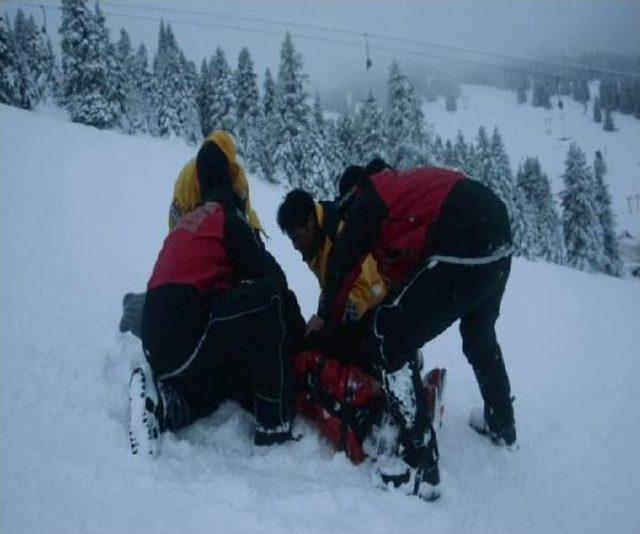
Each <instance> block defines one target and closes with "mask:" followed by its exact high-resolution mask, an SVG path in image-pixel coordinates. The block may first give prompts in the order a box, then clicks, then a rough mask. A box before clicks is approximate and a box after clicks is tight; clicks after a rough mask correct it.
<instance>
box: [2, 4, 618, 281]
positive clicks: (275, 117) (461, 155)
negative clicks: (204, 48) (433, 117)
mask: <svg viewBox="0 0 640 534" xmlns="http://www.w3.org/2000/svg"><path fill="white" fill-rule="evenodd" d="M59 33H60V39H61V41H60V43H61V53H60V66H59V67H58V65H57V63H56V61H55V57H54V54H53V52H52V47H51V42H50V40H49V38H48V37H47V36H46V35H45V34H44V33H42V32H40V31H39V30H38V28H37V26H36V24H35V21H34V20H33V17H28V18H27V17H25V16H24V14H23V12H22V11H21V10H18V13H17V15H16V18H15V21H14V23H13V27H12V26H11V25H10V24H9V21H8V18H7V17H6V16H5V17H3V18H2V19H1V20H0V57H1V58H2V61H1V65H0V67H1V69H2V78H1V80H2V81H1V85H0V101H2V102H4V103H7V104H10V105H14V106H19V107H22V108H25V109H33V108H34V107H36V106H37V105H38V104H39V103H40V102H41V101H42V100H46V99H49V98H53V99H55V101H56V102H57V103H58V104H59V105H61V106H63V107H64V108H65V109H66V110H67V111H68V113H69V116H70V118H71V120H73V121H74V122H77V123H81V124H87V125H91V126H95V127H97V128H102V129H112V128H117V129H120V130H122V131H124V132H127V133H130V134H148V135H152V136H158V137H171V136H177V137H182V138H184V139H186V140H187V141H188V142H189V143H193V144H196V143H199V142H200V141H201V140H202V139H203V137H204V136H206V135H208V134H209V133H210V132H211V131H212V130H214V129H225V130H228V131H230V132H232V133H233V134H234V135H235V136H236V138H237V140H238V146H239V149H240V152H241V155H242V157H243V159H244V161H245V163H246V165H247V167H248V169H249V170H250V171H251V172H252V173H255V174H257V175H259V176H261V177H262V178H263V179H265V180H267V181H270V182H274V183H284V184H287V185H288V186H290V187H302V188H304V189H307V190H308V191H310V192H311V193H313V194H314V195H315V196H319V197H331V196H333V195H334V194H335V191H336V183H335V182H336V177H337V176H338V175H339V174H340V173H341V171H342V170H343V169H344V168H345V167H346V166H347V165H351V164H365V163H366V162H367V161H369V160H370V159H372V158H373V157H382V158H384V159H385V160H386V161H388V162H389V163H390V164H391V165H392V166H394V167H398V168H407V167H413V166H418V165H430V164H439V165H444V166H448V167H454V168H459V169H461V170H462V171H464V172H465V173H466V174H467V175H468V176H470V177H473V178H475V179H478V180H480V181H482V182H483V183H485V184H486V185H487V186H489V187H490V188H491V189H493V190H494V191H495V192H496V193H497V194H498V195H499V196H500V198H501V199H502V200H503V201H504V202H505V204H506V206H507V209H508V210H509V213H510V216H511V224H512V231H513V235H514V244H515V249H516V254H517V255H521V256H525V257H528V258H532V259H533V258H539V259H543V260H546V261H552V262H555V263H559V264H568V265H571V266H573V267H576V268H579V269H583V270H590V271H598V272H605V273H608V274H612V275H620V274H621V272H622V266H621V261H620V253H619V250H618V245H617V240H616V235H615V221H614V217H613V213H612V209H611V198H610V195H609V192H608V190H607V187H606V183H605V181H604V176H605V173H606V166H605V164H604V160H603V159H602V156H601V154H599V155H597V157H596V160H595V161H594V164H593V167H589V166H588V165H587V164H586V156H585V155H584V153H583V152H582V151H581V150H580V148H579V147H578V146H577V145H575V144H573V145H571V147H570V149H569V153H568V155H567V161H566V169H565V173H564V175H563V180H564V185H565V189H564V192H563V194H562V198H561V207H562V213H561V214H560V213H559V211H558V208H557V206H556V203H555V201H554V198H553V196H552V194H551V188H550V185H549V179H548V177H547V175H546V174H545V173H543V172H542V170H541V167H540V163H539V161H538V160H537V159H536V158H527V159H526V160H525V161H524V162H523V163H522V164H521V165H520V166H519V168H518V170H517V173H516V175H515V176H514V175H513V172H512V170H511V167H510V163H509V158H508V156H507V153H506V151H505V148H504V143H503V141H502V137H501V135H500V132H499V131H498V130H497V129H495V130H494V131H493V133H492V135H491V136H489V135H488V134H487V132H486V130H485V128H480V129H479V131H478V134H477V137H476V140H475V143H473V142H469V143H468V142H466V141H465V139H464V137H463V135H462V134H461V133H458V136H457V138H456V139H455V140H454V142H451V141H450V140H447V141H446V142H445V141H443V140H442V139H441V138H440V137H439V136H435V138H434V137H433V135H432V133H431V132H430V130H429V129H428V128H427V126H426V122H425V117H424V115H423V112H422V109H421V98H419V96H418V95H417V92H416V89H415V87H414V86H413V84H412V83H411V81H410V80H409V79H408V77H407V76H406V75H405V74H404V73H403V72H402V70H401V68H400V65H399V63H398V62H397V61H393V62H392V63H391V65H390V68H389V75H388V80H387V98H386V103H385V104H386V105H384V106H382V105H381V104H380V103H379V102H378V99H377V97H376V96H375V95H374V94H373V92H370V93H369V95H368V96H367V97H366V98H365V99H364V100H363V101H362V102H359V103H358V104H357V105H356V106H355V107H354V108H353V109H352V110H350V111H348V112H345V113H343V114H341V115H339V116H338V117H337V118H335V119H333V118H327V114H326V113H325V111H324V109H323V105H322V102H321V100H320V97H319V95H318V94H315V95H314V96H313V97H312V96H311V95H310V94H309V90H308V87H309V79H308V76H307V74H306V73H305V72H304V65H303V58H302V56H301V54H300V53H299V52H298V51H297V50H296V49H295V46H294V43H293V40H292V38H291V35H290V34H289V33H286V34H285V37H284V39H283V42H282V46H281V50H280V62H279V68H278V71H277V73H276V75H275V76H274V75H273V74H272V73H271V71H270V69H267V70H266V71H265V73H264V77H263V82H262V88H261V90H260V89H259V87H258V81H257V75H256V73H255V69H254V66H253V61H252V59H251V55H250V53H249V50H248V49H247V48H244V49H242V51H241V52H240V54H239V55H238V58H237V62H236V66H235V68H234V67H231V66H230V65H229V62H228V61H227V58H226V55H225V52H224V51H223V50H222V49H221V48H220V47H218V48H217V49H216V50H215V52H214V54H213V55H212V56H211V58H209V59H204V60H203V61H202V63H201V65H200V69H199V70H198V69H197V67H196V65H195V64H194V63H193V62H192V61H189V60H188V59H187V58H186V57H185V55H184V53H183V52H182V50H181V48H180V47H179V45H178V43H177V40H176V38H175V35H174V33H173V29H172V27H171V25H170V24H165V23H164V22H161V23H160V27H159V32H158V46H157V50H156V53H155V55H154V57H153V59H152V61H149V54H148V51H147V49H146V47H145V45H144V43H140V44H139V45H138V47H137V48H136V49H135V50H134V48H133V46H132V43H131V40H130V38H129V35H128V33H127V31H126V30H125V29H124V28H123V29H121V30H120V34H119V38H118V40H117V41H116V42H115V43H113V42H112V41H111V40H110V37H109V31H108V29H107V28H106V24H105V18H104V16H103V14H102V12H101V9H100V5H99V3H96V4H95V8H94V9H93V10H91V9H89V8H88V6H87V5H86V2H85V1H84V0H62V21H61V27H60V29H59ZM587 91H588V87H587ZM534 92H535V90H534ZM452 98H453V97H452ZM583 98H584V95H583ZM448 105H450V104H449V103H448Z"/></svg>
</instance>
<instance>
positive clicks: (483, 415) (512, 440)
mask: <svg viewBox="0 0 640 534" xmlns="http://www.w3.org/2000/svg"><path fill="white" fill-rule="evenodd" d="M512 402H513V398H512V399H511V400H510V401H509V403H508V406H506V407H504V408H503V409H499V410H498V409H494V408H492V407H490V406H489V405H487V404H485V406H484V410H483V409H481V408H475V409H474V410H472V412H471V415H470V417H469V426H471V428H473V429H474V430H475V431H476V432H478V433H479V434H482V435H483V436H487V437H488V438H489V439H491V441H492V442H493V444H494V445H497V446H499V447H506V448H507V449H508V450H510V451H517V450H518V449H519V448H520V446H519V445H518V441H517V437H516V424H515V421H514V418H513V407H512Z"/></svg>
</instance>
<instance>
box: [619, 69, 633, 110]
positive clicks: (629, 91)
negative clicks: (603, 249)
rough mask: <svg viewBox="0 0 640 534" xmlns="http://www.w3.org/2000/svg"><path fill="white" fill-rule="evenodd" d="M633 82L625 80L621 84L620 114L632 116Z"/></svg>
mask: <svg viewBox="0 0 640 534" xmlns="http://www.w3.org/2000/svg"><path fill="white" fill-rule="evenodd" d="M633 90H634V86H633V82H632V81H631V80H630V79H628V78H625V79H623V80H622V82H621V83H620V113H624V114H625V115H631V114H632V113H633V108H634V94H633Z"/></svg>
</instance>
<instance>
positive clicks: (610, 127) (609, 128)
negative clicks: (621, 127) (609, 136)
mask: <svg viewBox="0 0 640 534" xmlns="http://www.w3.org/2000/svg"><path fill="white" fill-rule="evenodd" d="M602 129H603V130H604V131H605V132H613V131H615V129H616V127H615V125H614V124H613V117H612V116H611V108H607V109H606V110H605V112H604V122H603V123H602Z"/></svg>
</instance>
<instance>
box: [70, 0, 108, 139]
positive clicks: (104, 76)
mask: <svg viewBox="0 0 640 534" xmlns="http://www.w3.org/2000/svg"><path fill="white" fill-rule="evenodd" d="M97 11H98V13H99V9H98V10H97ZM99 25H100V21H99V20H96V17H95V16H94V15H93V14H92V13H91V12H90V11H89V9H88V8H87V6H86V5H85V2H84V0H62V23H61V26H60V30H59V31H60V34H61V36H62V39H61V50H62V53H61V60H62V88H61V99H62V102H64V105H65V106H66V108H67V110H68V112H69V115H70V117H71V120H72V121H74V122H79V123H83V124H88V125H91V126H96V127H98V128H109V127H111V126H112V125H113V122H114V116H113V110H112V108H111V106H110V104H109V101H108V100H107V96H106V95H107V93H108V81H107V80H108V72H107V62H106V50H105V43H104V39H103V37H104V35H103V33H102V32H101V29H100V27H99Z"/></svg>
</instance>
